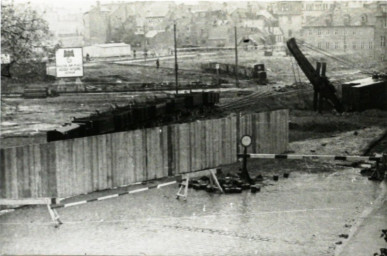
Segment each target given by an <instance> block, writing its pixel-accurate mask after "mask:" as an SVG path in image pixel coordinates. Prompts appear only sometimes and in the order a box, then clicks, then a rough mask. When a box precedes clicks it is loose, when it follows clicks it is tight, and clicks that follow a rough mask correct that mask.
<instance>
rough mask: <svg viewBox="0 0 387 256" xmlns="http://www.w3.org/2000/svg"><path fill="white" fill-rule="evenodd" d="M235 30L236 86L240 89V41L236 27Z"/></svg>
mask: <svg viewBox="0 0 387 256" xmlns="http://www.w3.org/2000/svg"><path fill="white" fill-rule="evenodd" d="M234 30H235V85H236V87H239V80H238V41H237V40H238V39H237V27H236V26H235V27H234Z"/></svg>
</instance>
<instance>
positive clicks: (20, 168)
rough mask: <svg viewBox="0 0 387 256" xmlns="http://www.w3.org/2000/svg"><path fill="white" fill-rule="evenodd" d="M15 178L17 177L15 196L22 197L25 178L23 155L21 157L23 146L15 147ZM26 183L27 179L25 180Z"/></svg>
mask: <svg viewBox="0 0 387 256" xmlns="http://www.w3.org/2000/svg"><path fill="white" fill-rule="evenodd" d="M15 150H16V173H15V174H16V179H17V193H18V197H17V198H23V197H24V184H25V179H27V178H26V177H25V176H26V175H25V172H24V169H25V168H24V161H23V160H24V159H23V158H24V157H23V147H16V148H15ZM27 184H28V181H27Z"/></svg>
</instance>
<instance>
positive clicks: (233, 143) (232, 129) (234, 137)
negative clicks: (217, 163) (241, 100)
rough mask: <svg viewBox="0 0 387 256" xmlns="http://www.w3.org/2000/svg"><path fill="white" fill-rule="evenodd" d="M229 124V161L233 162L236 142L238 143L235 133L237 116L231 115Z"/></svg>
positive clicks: (235, 155) (235, 158) (234, 160)
mask: <svg viewBox="0 0 387 256" xmlns="http://www.w3.org/2000/svg"><path fill="white" fill-rule="evenodd" d="M230 125H231V136H232V137H231V143H232V144H231V147H230V149H231V156H232V158H231V159H230V160H231V161H230V162H231V163H233V162H236V161H237V143H238V141H237V136H236V135H237V133H236V131H237V117H236V116H232V117H231V123H230Z"/></svg>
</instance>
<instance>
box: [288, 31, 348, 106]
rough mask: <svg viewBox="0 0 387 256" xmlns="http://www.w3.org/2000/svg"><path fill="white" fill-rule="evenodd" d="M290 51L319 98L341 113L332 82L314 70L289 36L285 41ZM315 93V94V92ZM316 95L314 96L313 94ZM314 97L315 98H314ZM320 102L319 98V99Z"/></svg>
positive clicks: (293, 39) (340, 104)
mask: <svg viewBox="0 0 387 256" xmlns="http://www.w3.org/2000/svg"><path fill="white" fill-rule="evenodd" d="M286 45H287V46H288V48H289V51H290V53H291V54H292V55H293V56H294V58H295V59H296V61H297V63H298V65H299V66H300V68H301V70H302V71H303V72H304V74H305V75H306V77H307V78H308V79H309V81H310V82H311V84H312V85H313V89H314V91H315V93H317V94H319V96H320V99H321V98H324V99H326V100H328V102H329V103H330V104H331V105H332V106H333V107H334V108H335V109H336V111H337V112H339V113H342V112H343V111H344V107H343V105H342V103H341V102H340V100H339V99H338V97H337V95H336V89H335V87H334V86H333V84H332V83H331V82H330V81H329V80H328V78H327V77H325V74H323V75H322V76H321V75H320V74H319V72H320V71H319V70H316V69H315V68H314V67H313V66H312V64H311V63H310V62H309V61H308V59H307V58H306V57H305V55H304V54H303V53H302V52H301V50H300V49H299V48H298V45H297V43H296V39H295V38H291V39H289V40H288V41H287V42H286ZM315 95H316V94H315ZM315 97H316V96H315ZM315 99H316V98H315ZM320 104H321V100H320Z"/></svg>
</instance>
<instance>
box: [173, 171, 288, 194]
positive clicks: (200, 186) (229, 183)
mask: <svg viewBox="0 0 387 256" xmlns="http://www.w3.org/2000/svg"><path fill="white" fill-rule="evenodd" d="M283 176H284V178H289V173H284V175H283ZM263 180H264V179H263V176H262V175H260V174H259V175H257V176H256V177H255V178H254V179H252V181H251V182H250V183H249V182H248V181H246V180H244V179H242V178H241V175H240V173H239V174H226V175H219V177H218V181H219V185H220V186H221V188H222V189H223V191H224V193H226V194H233V193H242V191H244V190H246V191H247V190H250V192H251V193H257V192H260V191H261V187H262V186H263V183H262V182H263ZM273 180H274V181H278V180H279V176H278V175H274V176H273ZM183 183H184V181H183V182H182V183H180V186H182V185H183ZM188 187H189V188H193V189H195V190H205V191H207V192H208V193H215V192H219V189H218V187H217V186H216V184H215V182H213V181H211V178H210V176H202V177H200V178H194V179H189V183H188Z"/></svg>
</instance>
